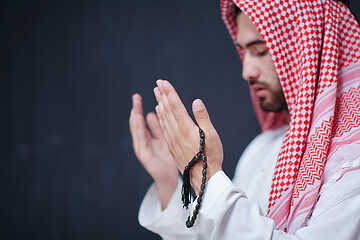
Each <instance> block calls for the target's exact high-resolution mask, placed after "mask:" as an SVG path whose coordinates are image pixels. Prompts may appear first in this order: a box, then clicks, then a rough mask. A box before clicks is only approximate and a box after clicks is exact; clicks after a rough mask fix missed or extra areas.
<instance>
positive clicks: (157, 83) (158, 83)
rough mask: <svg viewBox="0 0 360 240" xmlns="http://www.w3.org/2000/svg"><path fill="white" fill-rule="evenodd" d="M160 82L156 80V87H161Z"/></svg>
mask: <svg viewBox="0 0 360 240" xmlns="http://www.w3.org/2000/svg"><path fill="white" fill-rule="evenodd" d="M161 82H162V80H161V79H158V80H156V85H158V86H159V87H160V86H161Z"/></svg>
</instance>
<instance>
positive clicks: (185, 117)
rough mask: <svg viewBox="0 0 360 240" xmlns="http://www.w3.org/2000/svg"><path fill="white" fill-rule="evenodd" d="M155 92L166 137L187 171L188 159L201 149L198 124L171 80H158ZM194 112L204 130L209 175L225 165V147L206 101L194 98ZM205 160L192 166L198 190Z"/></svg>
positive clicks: (172, 151) (181, 169) (194, 184)
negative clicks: (214, 125)
mask: <svg viewBox="0 0 360 240" xmlns="http://www.w3.org/2000/svg"><path fill="white" fill-rule="evenodd" d="M156 83H157V85H158V87H156V88H154V94H155V97H156V100H157V102H158V106H156V113H157V116H158V118H159V122H160V126H161V129H162V132H163V134H164V137H165V140H166V142H167V144H168V146H169V149H170V152H171V154H172V155H173V157H174V159H175V161H176V163H177V167H178V168H179V170H180V171H181V172H183V171H184V168H185V166H186V165H187V164H188V162H189V161H190V160H191V159H192V158H193V157H194V156H195V155H196V154H197V153H198V152H199V147H200V137H199V128H198V127H197V126H196V124H195V123H194V122H193V121H192V119H191V118H190V116H189V114H188V113H187V111H186V109H185V107H184V105H183V103H182V102H181V100H180V98H179V96H178V94H177V93H176V91H175V89H174V88H173V86H172V85H171V84H170V83H169V82H168V81H163V80H158V81H157V82H156ZM192 107H193V114H194V117H195V119H196V122H197V123H198V125H199V127H200V128H201V129H202V130H203V131H204V133H205V152H204V153H205V155H206V157H207V162H208V169H207V176H208V179H210V178H211V177H212V176H213V175H214V174H215V173H216V172H218V171H220V170H221V169H222V167H221V165H222V161H223V147H222V144H221V141H220V137H219V135H218V133H217V132H216V130H215V128H214V127H213V125H212V123H211V121H210V118H209V115H208V113H207V111H206V108H205V105H204V104H203V102H202V101H201V100H200V99H197V100H195V101H194V102H193V106H192ZM201 171H202V164H195V166H194V167H193V168H192V169H191V170H190V173H191V175H190V176H191V185H192V187H193V188H194V190H195V192H196V194H198V192H199V189H200V185H201V180H202V174H201Z"/></svg>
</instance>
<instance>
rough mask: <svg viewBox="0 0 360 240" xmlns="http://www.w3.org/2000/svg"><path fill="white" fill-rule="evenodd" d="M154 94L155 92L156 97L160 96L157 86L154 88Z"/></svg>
mask: <svg viewBox="0 0 360 240" xmlns="http://www.w3.org/2000/svg"><path fill="white" fill-rule="evenodd" d="M154 94H155V97H156V98H158V97H160V92H159V88H158V87H156V88H154Z"/></svg>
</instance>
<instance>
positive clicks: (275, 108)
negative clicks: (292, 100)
mask: <svg viewBox="0 0 360 240" xmlns="http://www.w3.org/2000/svg"><path fill="white" fill-rule="evenodd" d="M236 24H237V34H236V42H237V45H238V46H239V47H240V48H241V49H242V50H243V52H244V58H243V73H242V74H243V78H244V79H245V80H246V81H248V82H249V83H250V86H251V88H253V89H254V91H255V96H256V97H258V98H259V99H260V105H261V108H262V109H263V110H264V111H269V112H279V111H282V110H286V109H287V104H286V101H285V97H284V93H283V91H282V88H281V85H280V81H279V77H278V75H277V73H276V70H275V66H274V63H273V61H272V58H271V56H270V53H269V51H268V49H267V47H266V45H265V42H264V40H263V38H262V37H261V35H260V33H259V31H258V30H257V28H256V27H255V26H254V24H253V23H252V22H251V20H250V19H249V17H248V16H247V15H246V14H245V13H240V14H239V15H238V16H237V18H236Z"/></svg>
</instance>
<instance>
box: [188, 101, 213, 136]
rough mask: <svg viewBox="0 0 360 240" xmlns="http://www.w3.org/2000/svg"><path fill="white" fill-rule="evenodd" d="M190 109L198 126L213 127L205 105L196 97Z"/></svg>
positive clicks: (203, 127)
mask: <svg viewBox="0 0 360 240" xmlns="http://www.w3.org/2000/svg"><path fill="white" fill-rule="evenodd" d="M192 109H193V114H194V117H195V119H196V122H197V123H198V125H199V127H200V128H202V129H210V128H212V127H213V126H212V124H211V121H210V117H209V114H208V112H207V110H206V107H205V105H204V103H203V102H202V101H201V100H200V99H196V100H195V101H194V102H193V104H192Z"/></svg>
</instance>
